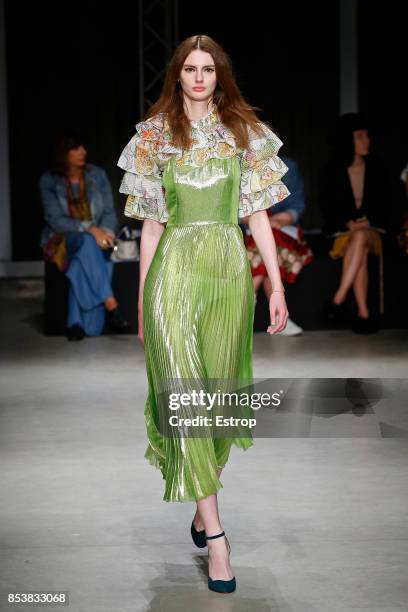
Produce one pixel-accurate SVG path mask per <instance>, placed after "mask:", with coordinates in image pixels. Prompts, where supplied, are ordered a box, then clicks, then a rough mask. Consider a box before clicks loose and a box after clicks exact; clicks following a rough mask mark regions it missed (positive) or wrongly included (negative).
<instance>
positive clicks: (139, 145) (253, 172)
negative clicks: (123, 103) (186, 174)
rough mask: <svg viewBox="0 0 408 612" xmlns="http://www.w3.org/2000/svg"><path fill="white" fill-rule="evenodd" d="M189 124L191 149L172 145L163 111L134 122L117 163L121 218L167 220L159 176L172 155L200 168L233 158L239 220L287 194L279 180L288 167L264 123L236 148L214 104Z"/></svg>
mask: <svg viewBox="0 0 408 612" xmlns="http://www.w3.org/2000/svg"><path fill="white" fill-rule="evenodd" d="M190 123H191V130H192V145H191V148H190V149H181V148H177V147H175V146H174V145H173V144H172V143H171V131H170V128H169V124H168V121H167V118H166V114H165V113H159V114H157V115H155V116H154V117H152V118H150V119H148V120H146V121H141V122H140V123H138V124H137V125H136V134H135V135H134V136H133V137H132V139H131V140H130V142H129V143H128V144H127V145H126V147H125V148H124V150H123V151H122V154H121V156H120V158H119V161H118V166H119V167H120V168H122V169H123V170H125V173H124V175H123V179H122V182H121V185H120V189H119V191H120V192H121V193H124V194H126V195H127V196H128V197H127V200H126V206H125V215H126V216H128V217H133V218H135V219H145V218H150V219H155V220H157V221H160V222H162V223H165V222H167V221H168V219H169V211H168V209H167V206H166V196H165V189H164V186H163V181H162V178H163V171H164V170H165V168H166V166H167V164H168V162H169V160H170V159H171V158H172V157H174V158H175V160H174V161H175V163H176V165H177V166H195V167H202V166H204V165H205V164H206V163H207V162H208V161H209V160H211V159H221V160H225V159H228V158H232V157H235V156H238V158H239V163H240V171H241V178H240V189H239V205H238V217H239V218H243V217H246V216H248V215H251V214H252V213H254V212H255V211H257V210H262V209H267V208H269V207H270V206H273V205H274V204H276V203H277V202H280V201H281V200H283V199H284V198H286V197H287V196H288V195H289V194H290V192H289V190H288V188H287V187H286V185H285V184H284V183H283V182H282V180H281V178H282V176H283V175H284V174H285V173H286V172H287V171H288V167H287V166H286V164H285V163H284V162H283V160H282V159H280V158H279V157H278V155H277V153H278V151H279V149H280V147H281V146H282V144H283V143H282V141H281V140H280V139H279V138H278V136H277V135H276V134H275V133H274V132H273V131H272V130H271V129H270V128H269V127H268V126H267V125H266V124H264V123H261V126H262V130H263V135H262V136H259V135H258V134H256V133H255V132H254V131H253V130H250V131H249V147H248V148H247V149H241V148H239V147H238V146H237V143H236V140H235V137H234V135H233V134H232V132H231V131H230V130H229V129H228V128H227V127H225V126H224V125H223V124H222V123H221V121H220V119H219V117H218V114H217V111H216V108H215V107H214V108H213V110H212V111H211V112H210V113H208V114H207V115H205V117H203V118H201V119H199V120H197V121H191V122H190Z"/></svg>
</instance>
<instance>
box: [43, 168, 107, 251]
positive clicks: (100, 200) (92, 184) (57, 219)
mask: <svg viewBox="0 0 408 612" xmlns="http://www.w3.org/2000/svg"><path fill="white" fill-rule="evenodd" d="M39 189H40V195H41V200H42V205H43V209H44V217H45V226H44V228H43V230H42V232H41V238H40V245H43V244H46V243H47V242H48V240H49V238H50V236H51V235H52V234H53V233H65V232H84V231H86V230H87V229H88V227H89V226H90V225H91V224H95V225H97V226H98V227H104V228H106V229H110V230H111V231H113V232H116V231H117V228H118V221H117V217H116V212H115V209H114V205H113V196H112V188H111V185H110V182H109V179H108V176H107V174H106V172H105V170H103V169H102V168H99V167H98V166H94V165H93V164H88V169H87V170H86V171H85V190H86V194H87V197H88V200H89V204H90V208H91V215H92V220H91V221H81V220H80V219H73V218H72V217H70V215H69V212H68V202H67V195H66V185H65V181H64V178H63V177H62V176H60V175H58V174H54V173H52V172H44V174H42V175H41V177H40V181H39Z"/></svg>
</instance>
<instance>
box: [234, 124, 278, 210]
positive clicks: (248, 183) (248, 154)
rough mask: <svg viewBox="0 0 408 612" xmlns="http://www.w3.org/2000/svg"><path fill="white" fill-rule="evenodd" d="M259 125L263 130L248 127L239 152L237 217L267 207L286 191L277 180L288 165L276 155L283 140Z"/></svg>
mask: <svg viewBox="0 0 408 612" xmlns="http://www.w3.org/2000/svg"><path fill="white" fill-rule="evenodd" d="M261 125H262V129H263V132H264V134H263V135H262V136H260V135H258V134H256V133H255V132H254V131H253V130H250V133H249V146H248V148H247V149H245V150H244V151H243V154H242V156H241V184H240V202H239V209H238V217H247V216H249V215H252V214H253V213H254V212H256V211H258V210H264V209H266V208H270V207H271V206H273V205H274V204H276V203H277V202H281V201H282V200H284V199H285V198H286V197H287V196H288V195H290V191H289V190H288V188H287V187H286V185H285V184H284V183H283V182H282V180H281V179H282V176H283V175H284V174H286V172H287V171H288V170H289V168H288V167H287V166H286V164H285V163H284V162H283V160H282V159H280V157H278V155H277V153H278V151H279V149H280V148H281V146H282V144H283V142H282V141H281V140H280V139H279V138H278V137H277V136H276V134H274V132H272V130H271V129H270V128H269V127H268V126H267V125H265V124H264V123H263V124H261Z"/></svg>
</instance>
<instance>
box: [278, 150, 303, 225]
mask: <svg viewBox="0 0 408 612" xmlns="http://www.w3.org/2000/svg"><path fill="white" fill-rule="evenodd" d="M280 157H281V159H282V160H283V161H284V162H285V164H286V165H287V166H288V168H289V171H288V172H287V174H286V175H285V176H284V177H283V178H282V181H283V182H284V183H285V185H286V186H287V188H288V189H289V191H290V195H289V196H288V197H287V198H285V199H284V200H283V201H282V202H278V203H277V204H275V205H274V207H273V212H274V213H280V212H288V213H290V214H291V215H292V216H293V224H294V225H297V223H298V222H299V219H300V217H301V216H302V214H303V212H304V210H305V198H304V192H303V178H302V175H301V174H300V171H299V166H298V165H297V163H296V162H295V160H294V159H292V158H290V157H287V156H286V155H281V156H280Z"/></svg>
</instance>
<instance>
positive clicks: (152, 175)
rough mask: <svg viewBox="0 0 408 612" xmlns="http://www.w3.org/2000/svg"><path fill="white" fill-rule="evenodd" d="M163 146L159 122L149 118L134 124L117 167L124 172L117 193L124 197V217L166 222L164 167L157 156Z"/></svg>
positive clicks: (167, 215) (167, 214)
mask: <svg viewBox="0 0 408 612" xmlns="http://www.w3.org/2000/svg"><path fill="white" fill-rule="evenodd" d="M161 145H162V131H161V128H160V122H159V121H158V120H157V119H155V118H152V119H151V120H148V121H142V122H140V123H138V124H137V125H136V134H135V135H134V136H133V137H132V139H131V140H130V142H129V143H128V144H127V145H126V147H125V148H124V149H123V151H122V154H121V156H120V158H119V161H118V166H119V167H120V168H122V169H123V170H125V174H124V175H123V179H122V182H121V185H120V187H119V191H120V193H124V194H126V195H127V196H128V197H127V200H126V205H125V211H124V213H125V215H126V216H127V217H132V218H134V219H155V220H156V221H160V222H161V223H166V221H167V220H168V218H169V213H168V210H167V206H166V200H165V195H164V188H163V184H162V174H163V166H162V165H161V164H160V162H159V158H158V156H157V153H158V151H159V149H160V146H161Z"/></svg>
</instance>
